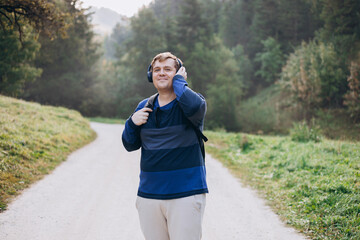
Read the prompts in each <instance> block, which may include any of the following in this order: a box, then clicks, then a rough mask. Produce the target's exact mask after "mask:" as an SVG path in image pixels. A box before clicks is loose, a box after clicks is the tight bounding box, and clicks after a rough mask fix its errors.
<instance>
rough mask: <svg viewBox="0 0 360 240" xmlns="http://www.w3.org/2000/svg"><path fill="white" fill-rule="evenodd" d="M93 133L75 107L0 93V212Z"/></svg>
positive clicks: (88, 140)
mask: <svg viewBox="0 0 360 240" xmlns="http://www.w3.org/2000/svg"><path fill="white" fill-rule="evenodd" d="M95 137H96V134H95V132H94V131H93V130H92V129H91V128H90V125H89V122H88V121H87V120H86V119H84V118H83V117H82V116H81V115H80V114H79V113H78V112H77V111H73V110H69V109H66V108H62V107H50V106H42V105H40V104H37V103H29V102H25V101H22V100H17V99H13V98H9V97H4V96H1V95H0V212H1V211H4V210H5V209H6V207H7V204H8V203H9V201H10V200H11V199H12V198H13V197H14V196H16V195H18V194H19V193H20V192H21V190H23V189H25V188H27V187H28V186H29V185H30V184H31V183H33V182H35V181H37V180H39V179H41V178H42V177H43V176H44V175H45V174H48V173H49V172H51V171H52V170H53V169H54V168H55V167H56V166H57V165H59V164H60V163H61V162H62V161H64V160H65V159H66V157H67V156H68V154H69V153H71V152H72V151H74V150H75V149H78V148H80V147H81V146H83V145H85V144H87V143H89V142H90V141H92V140H93V139H94V138H95Z"/></svg>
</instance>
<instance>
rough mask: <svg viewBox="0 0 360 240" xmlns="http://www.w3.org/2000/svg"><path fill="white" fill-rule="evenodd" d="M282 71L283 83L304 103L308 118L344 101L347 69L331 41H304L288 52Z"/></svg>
mask: <svg viewBox="0 0 360 240" xmlns="http://www.w3.org/2000/svg"><path fill="white" fill-rule="evenodd" d="M281 75H282V76H281V83H282V84H283V86H287V87H288V88H289V90H290V91H291V92H292V94H293V96H294V98H295V101H296V102H297V103H299V104H301V105H302V106H303V108H304V110H305V117H306V118H310V117H311V116H312V114H313V113H314V110H315V109H318V108H321V107H339V106H341V105H342V101H343V95H344V94H345V92H346V90H347V86H346V82H345V84H344V78H345V79H346V73H345V72H344V71H343V70H342V68H341V59H340V58H339V57H338V55H337V53H336V51H335V49H334V46H333V45H332V44H324V43H321V42H320V43H317V42H316V41H311V42H310V43H308V44H307V43H305V42H304V43H303V44H302V46H301V47H300V48H298V49H297V50H296V51H295V52H294V53H293V54H291V55H290V56H289V58H288V60H287V62H286V65H285V66H284V68H283V71H282V74H281Z"/></svg>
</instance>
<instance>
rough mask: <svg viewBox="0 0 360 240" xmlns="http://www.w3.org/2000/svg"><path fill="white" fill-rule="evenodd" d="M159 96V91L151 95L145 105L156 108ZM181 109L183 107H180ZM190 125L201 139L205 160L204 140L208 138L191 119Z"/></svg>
mask: <svg viewBox="0 0 360 240" xmlns="http://www.w3.org/2000/svg"><path fill="white" fill-rule="evenodd" d="M158 96H159V93H155V94H154V95H152V96H151V97H149V99H148V101H147V102H146V104H145V107H147V108H151V109H154V106H155V99H156V98H157V97H158ZM180 109H181V108H180ZM189 123H190V126H191V127H192V128H193V129H194V131H195V133H196V136H197V138H198V140H199V145H200V149H201V153H202V156H203V158H204V160H205V145H204V141H205V142H207V140H208V138H207V137H206V136H205V135H204V134H203V133H202V131H201V130H200V128H198V127H197V126H195V125H194V124H193V123H192V122H191V121H190V120H189Z"/></svg>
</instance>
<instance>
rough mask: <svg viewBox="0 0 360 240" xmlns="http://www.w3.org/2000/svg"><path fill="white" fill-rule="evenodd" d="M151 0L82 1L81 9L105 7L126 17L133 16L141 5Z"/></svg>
mask: <svg viewBox="0 0 360 240" xmlns="http://www.w3.org/2000/svg"><path fill="white" fill-rule="evenodd" d="M151 1H152V0H82V2H83V7H89V6H94V7H105V8H109V9H111V10H113V11H115V12H117V13H120V14H121V15H125V16H127V17H131V16H133V15H134V14H135V13H137V11H138V9H139V8H141V7H142V6H143V5H148V4H149V3H150V2H151Z"/></svg>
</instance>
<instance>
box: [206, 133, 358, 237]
mask: <svg viewBox="0 0 360 240" xmlns="http://www.w3.org/2000/svg"><path fill="white" fill-rule="evenodd" d="M205 134H206V135H207V136H208V137H209V142H208V143H207V147H206V149H207V150H208V151H209V152H210V153H211V154H212V155H213V156H214V157H216V158H217V159H219V160H220V161H222V162H223V164H224V165H225V166H227V167H228V168H230V169H231V171H232V173H234V174H235V175H236V176H238V177H239V178H241V180H242V181H243V182H245V183H247V184H249V185H250V186H252V187H254V188H256V189H258V190H259V192H260V193H261V194H262V195H263V196H264V197H265V198H266V199H267V200H268V202H269V204H270V205H271V206H272V207H273V208H274V209H275V211H276V212H277V213H278V214H279V215H280V216H281V218H282V219H284V220H285V221H286V222H287V223H288V224H290V225H292V226H294V227H296V228H297V229H299V230H300V231H302V232H304V233H305V234H306V235H308V236H309V238H311V239H319V240H320V239H334V238H336V239H344V240H345V239H354V240H355V239H359V238H360V225H359V222H360V216H359V210H360V186H359V177H360V175H359V170H360V152H359V149H360V145H359V143H351V142H341V141H329V140H326V139H324V140H323V141H322V142H319V143H315V142H313V141H310V142H307V143H296V142H293V141H290V138H289V137H265V136H261V137H260V136H254V135H244V134H234V133H218V132H210V131H207V132H206V133H205ZM244 136H246V138H247V139H248V141H249V142H251V147H250V148H247V151H243V149H242V148H243V147H242V141H241V140H242V139H243V138H244Z"/></svg>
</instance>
